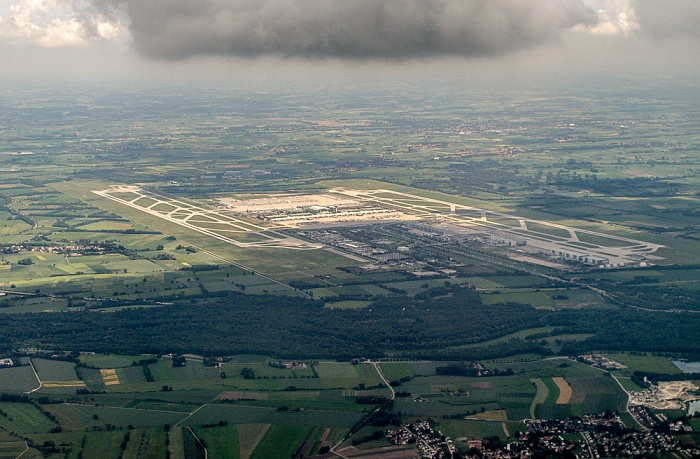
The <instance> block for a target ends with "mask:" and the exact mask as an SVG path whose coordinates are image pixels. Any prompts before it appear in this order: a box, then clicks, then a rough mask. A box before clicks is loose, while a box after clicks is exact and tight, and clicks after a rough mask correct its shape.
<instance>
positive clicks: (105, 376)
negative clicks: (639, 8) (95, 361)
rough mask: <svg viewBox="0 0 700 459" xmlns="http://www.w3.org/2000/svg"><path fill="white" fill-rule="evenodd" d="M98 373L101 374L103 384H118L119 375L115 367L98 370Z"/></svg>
mask: <svg viewBox="0 0 700 459" xmlns="http://www.w3.org/2000/svg"><path fill="white" fill-rule="evenodd" d="M100 375H101V376H102V380H103V381H104V382H105V386H116V385H118V384H119V376H118V375H117V370H115V369H112V368H110V369H106V370H100Z"/></svg>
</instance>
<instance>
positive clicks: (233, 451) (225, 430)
mask: <svg viewBox="0 0 700 459" xmlns="http://www.w3.org/2000/svg"><path fill="white" fill-rule="evenodd" d="M238 427H239V426H237V425H234V424H229V425H226V426H221V427H219V426H216V427H207V428H204V427H195V428H193V430H194V433H195V434H196V435H197V437H199V438H200V440H202V441H204V443H205V444H206V446H207V453H208V457H211V458H230V459H238V458H240V457H241V456H240V452H241V449H240V445H239V443H238Z"/></svg>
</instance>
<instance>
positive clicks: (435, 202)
mask: <svg viewBox="0 0 700 459" xmlns="http://www.w3.org/2000/svg"><path fill="white" fill-rule="evenodd" d="M112 91H114V89H111V88H110V90H109V91H105V92H104V93H102V94H95V95H94V96H91V97H90V98H80V97H78V95H77V94H66V95H65V98H59V99H56V96H53V97H52V99H51V102H50V103H49V102H47V99H46V98H44V97H42V95H41V94H37V95H35V97H34V98H33V99H26V98H22V99H21V100H20V99H14V98H13V97H12V94H4V97H3V101H4V102H3V103H4V107H3V113H13V115H12V116H4V117H3V119H2V123H3V138H4V142H5V144H6V145H12V146H13V150H7V151H3V153H2V155H0V161H1V162H2V164H1V167H2V170H3V174H2V178H1V183H0V197H1V199H2V210H1V211H0V212H1V216H2V228H1V231H2V236H0V241H1V242H2V265H0V272H1V273H2V278H1V281H0V283H1V286H0V288H1V289H2V291H1V293H0V295H2V296H1V297H0V305H1V306H2V308H1V309H0V312H1V313H2V319H3V326H2V340H1V343H2V351H3V355H2V357H3V358H4V360H3V361H2V363H3V364H4V366H3V367H2V368H1V369H0V391H2V394H3V395H2V396H1V397H2V400H1V401H0V410H1V413H0V414H2V417H0V428H1V429H2V442H1V443H0V446H1V447H2V454H3V455H4V456H3V457H15V456H17V455H19V454H20V453H22V452H23V451H24V450H25V449H26V448H29V452H28V453H27V454H26V455H23V457H25V456H26V457H34V456H36V457H39V456H43V457H49V458H63V457H66V458H79V457H83V458H89V457H124V458H127V457H154V458H155V457H166V455H167V457H171V458H176V457H188V458H189V457H204V456H203V454H204V450H205V449H206V453H207V457H222V458H236V457H242V458H249V457H251V458H257V457H260V458H264V457H292V456H295V457H302V456H304V457H312V456H323V455H325V456H327V457H331V456H334V455H335V457H368V456H369V457H386V458H403V457H406V458H408V457H418V456H419V455H423V456H425V457H450V456H451V457H457V455H458V454H461V455H464V456H467V455H470V454H475V452H481V453H480V454H486V451H487V450H486V449H485V448H486V447H485V445H489V447H493V448H495V446H496V445H498V447H499V448H501V449H494V450H493V451H491V452H492V453H493V454H504V452H505V451H506V449H505V448H506V447H507V445H509V444H511V445H512V444H515V445H517V446H511V447H510V448H520V449H521V450H525V449H527V450H530V451H532V452H533V454H535V452H536V453H537V454H540V455H554V454H555V453H556V454H557V455H568V456H571V455H574V454H575V455H578V456H579V457H604V456H605V455H607V454H610V455H613V453H614V452H615V451H618V452H620V454H622V451H623V446H621V445H627V444H628V443H629V444H631V445H633V446H631V447H630V449H629V450H628V451H627V452H625V453H624V454H627V455H635V454H638V455H640V454H641V455H645V454H652V453H653V454H655V455H656V456H657V457H689V456H688V454H691V452H692V451H697V447H696V446H695V445H696V442H697V441H698V440H699V438H698V437H697V435H698V434H696V433H695V431H696V430H698V429H700V424H698V419H696V418H695V417H694V416H693V414H694V413H697V410H698V402H693V400H697V398H698V397H697V390H698V389H697V385H696V384H697V380H698V378H699V376H698V372H700V370H698V368H697V364H693V363H683V362H692V361H693V360H695V359H697V356H698V355H700V348H699V347H698V346H699V345H700V344H699V343H700V342H699V341H698V340H697V339H695V338H697V336H698V334H697V330H698V327H699V326H700V315H699V312H700V302H699V301H698V299H699V298H700V296H699V294H698V292H700V276H698V273H699V272H700V267H699V266H698V265H697V260H698V255H699V252H698V237H699V236H698V235H699V234H700V227H699V225H700V213H698V208H699V207H700V206H699V202H698V197H697V190H698V186H697V185H698V180H699V178H698V177H699V175H698V173H699V169H698V158H697V145H698V139H699V138H700V125H699V124H698V118H697V116H698V113H697V110H696V108H695V107H692V108H691V106H690V105H689V104H688V103H686V101H684V100H682V99H663V100H661V99H656V98H655V97H654V96H653V94H649V93H644V92H641V93H639V92H638V90H637V89H636V88H629V94H624V96H620V97H615V96H613V95H611V94H608V93H604V92H600V91H599V90H596V89H595V88H583V89H579V90H576V91H571V92H570V93H566V92H565V93H563V94H561V95H559V96H557V97H554V96H550V97H548V98H547V99H546V101H543V100H542V99H543V96H542V95H541V94H537V93H523V94H521V95H519V96H517V97H514V96H512V95H508V96H499V95H498V94H495V93H491V92H488V91H487V90H483V91H481V92H476V91H474V92H472V93H470V94H469V95H465V96H463V97H460V98H455V97H454V94H451V93H450V94H448V93H445V94H443V95H441V94H435V93H427V94H412V96H411V98H410V99H409V98H406V97H403V96H402V94H403V91H402V90H397V92H396V93H388V94H374V93H372V92H371V90H369V89H367V88H351V89H348V90H347V91H342V90H338V91H337V92H333V93H331V94H329V95H318V94H314V93H313V92H311V91H300V92H298V93H291V95H289V96H287V97H288V101H287V102H285V103H283V104H281V105H280V103H279V100H280V95H279V94H251V93H250V92H247V91H240V92H238V91H229V92H225V93H221V94H206V93H198V92H196V91H195V92H193V93H191V94H189V95H187V96H183V95H181V94H180V93H177V94H175V93H170V92H168V91H166V90H160V91H159V92H155V93H153V92H150V93H149V94H144V93H141V92H138V91H136V92H130V93H117V94H116V95H115V93H113V92H112ZM360 91H363V92H360ZM358 93H359V94H360V96H358ZM631 94H635V95H636V97H639V98H640V99H641V100H644V101H646V103H645V104H642V107H641V108H640V103H639V102H638V101H637V100H636V99H635V100H634V101H633V102H629V100H630V97H631ZM358 97H361V102H360V103H358V102H357V98H358ZM302 101H303V103H305V104H311V105H313V109H309V108H305V107H302V106H301V103H302ZM156 102H158V104H160V105H166V106H169V107H171V108H170V111H169V115H168V116H167V117H163V115H162V113H161V112H156V113H153V114H149V112H148V107H151V106H153V104H155V103H156ZM428 105H432V106H433V107H439V110H438V109H436V108H430V109H428V108H426V107H427V106H428ZM504 106H507V107H508V108H507V109H506V110H503V109H502V107H504ZM540 107H546V110H543V109H540ZM660 132H662V133H663V134H659V133H660ZM660 135H662V137H659V136H660ZM674 362H675V363H674ZM572 419H573V420H575V421H571V420H572ZM555 434H556V435H555ZM623 435H626V436H631V437H629V438H634V439H635V440H634V442H637V443H638V444H637V443H634V442H633V441H632V440H629V441H627V442H623V441H621V440H619V437H621V436H623ZM544 438H548V440H546V441H545V440H543V439H544ZM552 438H554V439H552ZM635 444H636V445H637V446H634V445H635ZM614 448H618V449H614ZM635 448H636V449H635ZM684 450H685V451H687V452H686V453H682V454H681V453H679V451H684ZM606 451H610V452H606ZM635 451H636V452H635ZM663 451H672V452H673V453H668V454H673V456H667V455H664V453H663ZM31 454H33V456H32V455H31ZM678 454H681V456H678ZM683 454H685V456H684V455H683Z"/></svg>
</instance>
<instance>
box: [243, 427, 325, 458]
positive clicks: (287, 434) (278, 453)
mask: <svg viewBox="0 0 700 459" xmlns="http://www.w3.org/2000/svg"><path fill="white" fill-rule="evenodd" d="M311 430H312V429H311V428H309V427H303V426H294V425H277V424H273V425H271V426H270V428H269V429H268V431H267V432H266V433H265V436H264V437H263V438H262V440H260V443H259V444H258V446H257V448H255V451H254V452H253V454H252V455H251V456H250V457H251V459H267V458H270V457H292V456H293V455H294V453H296V451H297V449H299V447H300V446H301V444H302V443H303V442H304V440H305V439H306V437H308V436H309V433H310V432H311Z"/></svg>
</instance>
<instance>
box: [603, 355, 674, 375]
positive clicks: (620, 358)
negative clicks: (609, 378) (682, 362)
mask: <svg viewBox="0 0 700 459" xmlns="http://www.w3.org/2000/svg"><path fill="white" fill-rule="evenodd" d="M605 356H606V357H607V358H609V359H610V360H614V361H616V362H619V363H621V364H623V365H625V366H627V367H628V369H627V370H624V372H623V373H625V374H628V375H629V374H631V373H632V372H634V371H648V372H652V373H669V374H680V373H682V371H681V370H680V368H678V367H677V366H675V365H674V364H673V363H671V361H670V359H669V358H667V357H658V356H652V355H631V354H605Z"/></svg>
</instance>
